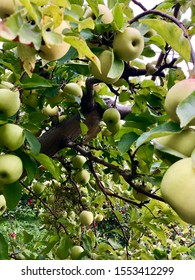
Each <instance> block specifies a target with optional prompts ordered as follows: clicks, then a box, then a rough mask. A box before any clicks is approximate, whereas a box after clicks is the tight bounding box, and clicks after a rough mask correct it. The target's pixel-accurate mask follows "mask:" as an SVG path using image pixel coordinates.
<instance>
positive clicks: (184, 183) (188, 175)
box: [160, 158, 195, 225]
mask: <svg viewBox="0 0 195 280" xmlns="http://www.w3.org/2000/svg"><path fill="white" fill-rule="evenodd" d="M160 190H161V194H162V197H163V198H164V200H165V201H166V202H167V203H168V204H169V205H170V206H171V207H172V208H173V209H174V210H175V212H176V213H177V214H178V215H179V216H180V218H181V219H182V220H184V221H185V222H187V223H189V224H192V225H195V203H194V201H195V167H194V162H193V161H192V159H191V158H184V159H180V160H178V161H176V162H175V163H174V164H172V165H171V166H170V167H169V168H168V169H167V171H166V172H165V174H164V176H163V179H162V181H161V186H160Z"/></svg>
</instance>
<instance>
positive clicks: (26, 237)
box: [23, 230, 33, 244]
mask: <svg viewBox="0 0 195 280" xmlns="http://www.w3.org/2000/svg"><path fill="white" fill-rule="evenodd" d="M32 239H33V235H32V234H29V233H28V232H27V231H25V230H24V231H23V242H24V244H28V243H29V242H30V241H31V240H32Z"/></svg>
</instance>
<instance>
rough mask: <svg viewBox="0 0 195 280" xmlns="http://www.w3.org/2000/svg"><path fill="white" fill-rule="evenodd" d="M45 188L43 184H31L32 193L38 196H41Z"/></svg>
mask: <svg viewBox="0 0 195 280" xmlns="http://www.w3.org/2000/svg"><path fill="white" fill-rule="evenodd" d="M45 188H46V185H44V184H42V183H40V182H34V183H33V184H32V190H33V192H35V193H36V194H38V195H40V194H42V193H43V192H44V190H45Z"/></svg>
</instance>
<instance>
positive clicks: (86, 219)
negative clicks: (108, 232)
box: [80, 210, 94, 226]
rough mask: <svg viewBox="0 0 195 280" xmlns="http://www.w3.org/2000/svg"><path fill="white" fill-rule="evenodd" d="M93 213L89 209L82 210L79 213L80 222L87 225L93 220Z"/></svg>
mask: <svg viewBox="0 0 195 280" xmlns="http://www.w3.org/2000/svg"><path fill="white" fill-rule="evenodd" d="M93 219H94V217H93V213H92V212H91V211H87V210H83V211H82V212H81V213H80V222H81V224H82V225H85V226H89V225H91V224H92V222H93Z"/></svg>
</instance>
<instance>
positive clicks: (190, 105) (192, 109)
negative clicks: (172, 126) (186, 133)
mask: <svg viewBox="0 0 195 280" xmlns="http://www.w3.org/2000/svg"><path fill="white" fill-rule="evenodd" d="M176 114H177V115H178V117H179V119H180V126H181V127H184V126H186V125H188V124H189V123H190V121H191V120H193V119H194V118H195V91H194V92H192V93H191V94H190V95H189V96H188V97H187V98H185V99H184V100H183V101H182V102H180V103H179V105H178V106H177V109H176Z"/></svg>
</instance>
